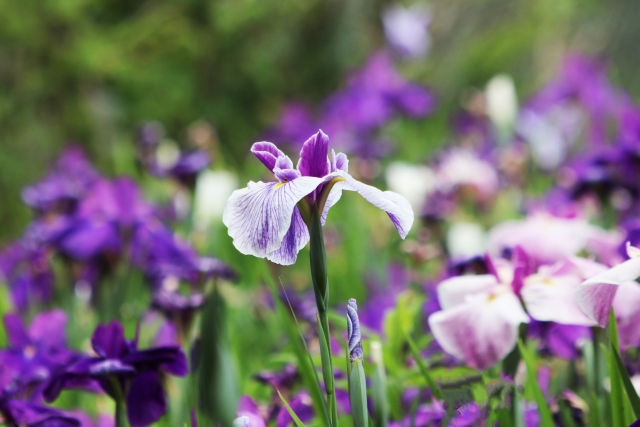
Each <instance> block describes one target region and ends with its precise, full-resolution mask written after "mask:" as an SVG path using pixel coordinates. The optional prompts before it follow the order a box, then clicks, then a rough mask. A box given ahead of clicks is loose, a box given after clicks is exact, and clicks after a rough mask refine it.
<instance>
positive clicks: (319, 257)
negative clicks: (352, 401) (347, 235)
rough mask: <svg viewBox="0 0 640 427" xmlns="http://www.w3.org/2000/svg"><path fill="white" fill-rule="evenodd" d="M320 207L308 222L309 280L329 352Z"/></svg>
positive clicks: (331, 400) (328, 372)
mask: <svg viewBox="0 0 640 427" xmlns="http://www.w3.org/2000/svg"><path fill="white" fill-rule="evenodd" d="M320 215H321V212H320V209H319V208H318V206H315V205H314V206H313V207H312V209H311V218H310V224H309V234H310V236H311V242H310V265H311V280H312V282H313V292H314V294H315V297H316V307H317V308H318V315H319V317H320V324H321V325H322V329H321V330H320V334H321V335H323V336H320V337H319V338H320V339H321V340H324V341H325V343H326V348H327V349H328V350H329V354H331V331H330V329H329V319H328V317H327V311H328V307H329V280H328V276H327V255H326V251H325V247H324V237H323V235H322V224H321V222H320ZM327 360H328V363H326V364H325V363H323V364H322V373H323V377H324V378H325V382H326V384H325V389H326V391H327V403H328V406H329V411H330V413H331V423H332V425H333V426H334V427H337V425H338V411H337V404H336V403H337V402H336V394H335V387H334V381H333V364H332V362H331V357H329V358H328V359H327Z"/></svg>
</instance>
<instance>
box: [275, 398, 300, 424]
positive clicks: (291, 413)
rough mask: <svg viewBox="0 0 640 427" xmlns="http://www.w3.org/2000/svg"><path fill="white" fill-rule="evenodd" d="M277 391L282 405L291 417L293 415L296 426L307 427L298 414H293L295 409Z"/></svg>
mask: <svg viewBox="0 0 640 427" xmlns="http://www.w3.org/2000/svg"><path fill="white" fill-rule="evenodd" d="M276 391H277V392H278V396H280V400H281V401H282V404H283V405H284V407H285V408H287V412H288V413H289V415H291V418H293V422H294V423H296V426H297V427H305V426H304V423H303V422H302V421H300V418H298V416H297V415H296V413H295V412H293V409H291V406H289V404H288V403H287V401H286V399H285V398H284V397H282V394H280V390H278V389H276Z"/></svg>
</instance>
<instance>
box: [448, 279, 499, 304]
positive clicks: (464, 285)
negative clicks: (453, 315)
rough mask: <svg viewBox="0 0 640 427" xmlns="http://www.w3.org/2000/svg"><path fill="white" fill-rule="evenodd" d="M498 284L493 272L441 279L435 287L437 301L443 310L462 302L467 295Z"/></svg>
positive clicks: (483, 290) (484, 290) (486, 289)
mask: <svg viewBox="0 0 640 427" xmlns="http://www.w3.org/2000/svg"><path fill="white" fill-rule="evenodd" d="M497 284H498V280H497V279H496V276H494V275H493V274H481V275H477V276H471V275H469V276H456V277H451V278H449V279H446V280H443V281H442V282H440V284H439V285H438V287H437V291H438V302H439V303H440V307H442V309H443V310H446V309H448V308H451V307H454V306H456V305H459V304H463V303H464V302H465V300H466V298H467V296H469V295H474V294H477V293H480V292H486V291H488V290H489V289H491V288H493V287H495V286H496V285H497Z"/></svg>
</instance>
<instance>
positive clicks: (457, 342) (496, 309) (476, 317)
mask: <svg viewBox="0 0 640 427" xmlns="http://www.w3.org/2000/svg"><path fill="white" fill-rule="evenodd" d="M528 322H529V317H528V316H527V315H526V313H525V312H524V310H523V309H522V306H521V305H520V301H518V298H517V297H516V296H515V294H513V293H512V292H505V293H502V294H498V295H490V294H488V293H485V294H482V295H476V296H473V297H470V298H468V299H467V302H465V303H464V304H460V305H457V306H455V307H452V308H450V309H447V310H443V311H438V312H436V313H434V314H432V315H431V316H429V327H430V328H431V331H432V332H433V336H434V337H435V339H436V340H437V341H438V343H439V344H440V345H441V346H442V348H443V349H444V350H445V351H446V352H447V353H449V354H452V355H453V356H455V357H457V358H459V359H462V360H464V361H465V362H466V363H467V364H468V365H469V366H471V367H473V368H476V369H486V368H489V367H491V366H493V365H495V364H496V363H498V362H499V361H500V360H502V359H503V358H504V357H505V356H506V355H507V354H509V352H510V351H511V350H512V349H513V348H514V347H515V345H516V341H517V339H518V325H519V324H520V323H528Z"/></svg>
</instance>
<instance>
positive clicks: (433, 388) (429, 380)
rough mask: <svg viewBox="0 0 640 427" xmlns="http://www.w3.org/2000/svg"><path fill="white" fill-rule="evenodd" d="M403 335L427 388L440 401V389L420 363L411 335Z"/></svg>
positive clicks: (420, 359)
mask: <svg viewBox="0 0 640 427" xmlns="http://www.w3.org/2000/svg"><path fill="white" fill-rule="evenodd" d="M404 335H405V337H406V339H407V342H408V343H409V348H410V349H411V353H412V354H413V357H414V358H415V359H416V363H417V364H418V368H420V372H421V373H422V376H423V377H424V379H425V380H426V381H427V386H429V388H430V389H431V393H432V394H433V396H434V397H436V398H437V399H442V398H443V395H442V392H441V391H440V389H439V388H438V386H437V385H436V382H435V381H434V380H433V378H432V377H431V375H430V374H429V370H428V369H427V367H426V366H425V365H424V362H423V361H422V356H421V355H420V350H418V347H417V346H416V343H415V342H414V341H413V338H411V335H409V334H408V333H406V332H405V334H404Z"/></svg>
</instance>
